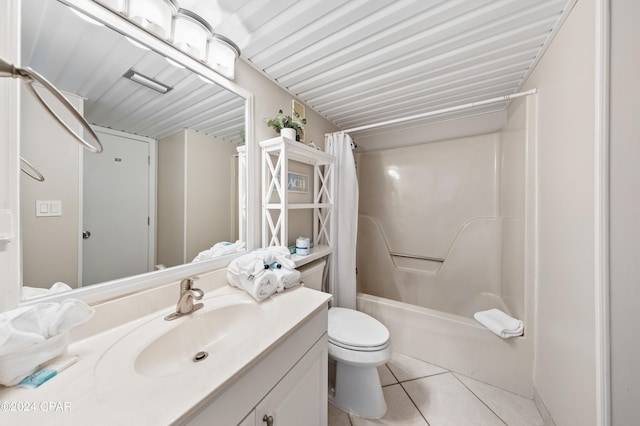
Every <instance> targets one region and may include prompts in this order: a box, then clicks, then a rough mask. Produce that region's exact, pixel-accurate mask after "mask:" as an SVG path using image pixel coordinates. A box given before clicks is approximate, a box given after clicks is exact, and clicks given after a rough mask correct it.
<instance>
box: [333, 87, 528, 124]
mask: <svg viewBox="0 0 640 426" xmlns="http://www.w3.org/2000/svg"><path fill="white" fill-rule="evenodd" d="M537 92H538V89H530V90H527V91H525V92H519V93H514V94H513V95H505V96H498V97H497V98H491V99H486V100H484V101H477V102H470V103H468V104H463V105H457V106H453V107H449V108H443V109H439V110H436V111H430V112H425V113H422V114H416V115H411V116H409V117H403V118H395V119H393V120H387V121H381V122H380V123H374V124H366V125H364V126H359V127H353V128H351V129H346V130H343V132H345V133H349V132H358V131H360V130H368V129H373V128H375V127H382V126H388V125H390V124H397V123H404V122H405V121H412V120H417V119H420V118H426V117H431V116H434V115H440V114H445V113H447V112H454V111H460V110H462V109H467V108H472V107H476V106H480V105H487V104H493V103H496V102H501V101H508V100H510V99H515V98H519V97H522V96H528V95H533V94H535V93H537Z"/></svg>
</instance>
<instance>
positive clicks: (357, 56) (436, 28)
mask: <svg viewBox="0 0 640 426" xmlns="http://www.w3.org/2000/svg"><path fill="white" fill-rule="evenodd" d="M177 1H178V3H179V4H180V6H181V7H184V8H186V9H189V10H192V11H194V12H196V13H198V14H200V15H201V16H203V17H204V18H205V19H207V20H208V21H209V22H210V23H211V24H212V26H213V27H214V30H215V31H216V32H217V33H219V34H222V35H224V36H227V37H229V38H231V39H232V40H233V41H234V42H236V44H238V46H239V47H240V49H241V51H242V58H243V59H244V60H245V61H247V62H249V63H250V64H252V65H253V66H254V67H255V68H257V69H258V70H260V71H261V72H262V73H263V74H265V75H266V76H267V77H268V78H270V79H271V80H273V81H275V82H276V83H277V84H278V85H280V86H281V87H283V88H284V89H286V90H287V91H289V92H290V93H292V94H293V95H295V96H297V97H299V98H300V99H301V100H303V101H304V102H305V103H306V104H307V106H308V107H310V108H313V109H314V110H315V111H317V112H318V113H320V114H321V115H323V116H324V117H326V118H327V119H329V120H330V121H332V122H333V123H335V124H336V125H337V126H338V127H340V128H341V129H348V128H353V127H358V126H362V125H367V124H371V123H377V122H381V121H386V120H390V119H394V118H401V117H406V116H409V115H414V114H418V113H423V112H428V111H433V110H438V109H441V108H446V107H450V106H454V105H458V104H464V103H468V102H473V101H478V100H484V99H489V98H493V97H496V96H502V95H506V94H512V93H516V92H517V91H518V90H519V89H520V87H521V85H522V84H523V81H524V80H525V79H526V77H527V76H528V74H529V73H530V71H531V70H532V68H533V67H534V66H535V64H536V63H537V60H538V59H539V58H540V56H541V55H542V53H543V52H544V50H545V49H546V47H547V46H548V44H549V43H550V41H551V39H552V37H553V35H554V34H555V32H556V31H557V29H558V27H559V25H560V24H561V23H562V22H563V20H564V18H565V17H566V15H567V14H568V12H569V11H570V9H571V7H572V6H573V4H575V1H576V0H535V1H533V0H375V1H372V0H348V1H345V0H299V1H296V0H278V1H275V0H272V1H264V0H215V1H212V0H177ZM506 107H507V102H501V103H499V104H494V105H489V106H484V107H477V108H474V109H472V110H470V111H467V112H465V113H463V114H461V113H458V114H456V116H461V115H465V114H471V115H477V114H483V113H489V112H494V111H502V110H505V109H506ZM438 119H440V120H441V119H442V117H440V118H437V119H430V120H429V121H434V120H438ZM414 124H415V123H414ZM380 131H384V129H382V130H380ZM371 133H372V131H368V132H364V133H363V134H371Z"/></svg>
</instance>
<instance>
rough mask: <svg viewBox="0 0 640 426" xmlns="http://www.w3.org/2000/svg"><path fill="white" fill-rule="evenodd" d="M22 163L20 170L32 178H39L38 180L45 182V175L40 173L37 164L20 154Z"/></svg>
mask: <svg viewBox="0 0 640 426" xmlns="http://www.w3.org/2000/svg"><path fill="white" fill-rule="evenodd" d="M20 163H21V164H20V170H22V171H23V172H24V173H25V174H26V175H27V176H29V177H30V178H31V179H34V180H37V181H38V182H44V176H43V175H42V173H40V171H39V170H38V169H37V168H36V166H34V165H33V164H31V163H30V162H29V161H27V159H26V158H24V157H22V156H20ZM23 164H24V166H26V168H25V167H24V166H23Z"/></svg>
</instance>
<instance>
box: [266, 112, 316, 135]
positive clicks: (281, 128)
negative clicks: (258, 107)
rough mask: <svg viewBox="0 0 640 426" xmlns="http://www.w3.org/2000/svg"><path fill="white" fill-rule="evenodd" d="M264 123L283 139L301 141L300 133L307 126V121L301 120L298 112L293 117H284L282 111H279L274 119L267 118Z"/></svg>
mask: <svg viewBox="0 0 640 426" xmlns="http://www.w3.org/2000/svg"><path fill="white" fill-rule="evenodd" d="M264 122H265V123H267V126H269V127H273V129H274V130H275V131H276V132H278V133H280V135H282V136H283V137H285V138H289V139H294V140H297V141H299V140H300V131H301V130H302V128H303V127H304V125H305V124H307V119H306V118H300V114H298V113H297V112H296V111H294V112H293V114H292V115H284V113H283V112H282V110H278V114H276V116H275V117H274V118H265V119H264ZM287 129H289V130H287Z"/></svg>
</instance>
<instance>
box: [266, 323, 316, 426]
mask: <svg viewBox="0 0 640 426" xmlns="http://www.w3.org/2000/svg"><path fill="white" fill-rule="evenodd" d="M327 356H328V354H327V335H326V334H325V335H324V336H323V338H321V339H320V340H318V341H317V342H316V343H315V345H313V346H312V347H311V349H309V351H308V352H307V353H306V354H305V356H304V357H302V359H300V361H298V362H297V363H296V365H295V366H294V367H293V368H292V369H291V370H290V371H289V372H288V373H287V374H286V375H285V376H284V377H283V378H282V380H280V382H278V384H277V385H276V386H275V387H274V388H273V389H272V390H271V392H269V393H268V394H267V396H266V397H265V398H264V399H263V400H262V401H261V402H260V404H258V406H257V407H256V409H255V414H256V417H255V425H256V426H300V425H305V426H326V425H327V385H328V384H327Z"/></svg>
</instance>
